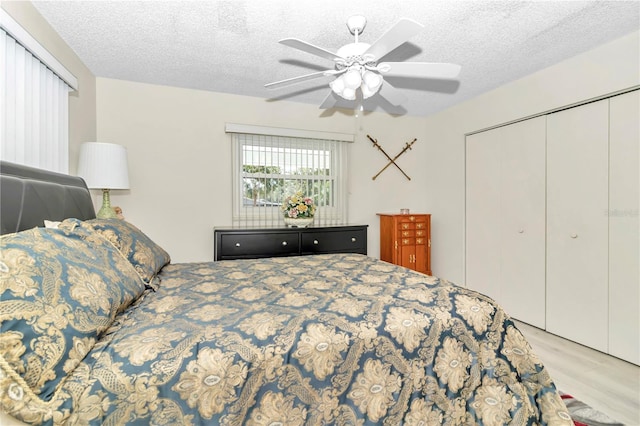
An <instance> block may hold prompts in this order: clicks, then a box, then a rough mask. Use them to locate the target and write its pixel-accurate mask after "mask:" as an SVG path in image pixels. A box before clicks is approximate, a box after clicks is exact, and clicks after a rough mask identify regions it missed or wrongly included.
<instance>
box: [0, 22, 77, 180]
mask: <svg viewBox="0 0 640 426" xmlns="http://www.w3.org/2000/svg"><path fill="white" fill-rule="evenodd" d="M1 23H2V27H1V28H0V64H1V65H0V66H2V76H1V78H0V108H1V111H0V159H2V160H5V161H10V162H13V163H19V164H25V165H28V166H33V167H38V168H43V169H47V170H52V171H56V172H60V173H68V172H69V91H71V90H73V89H72V87H70V86H69V85H68V84H67V83H66V82H65V81H64V80H63V79H62V78H60V76H58V75H57V74H56V73H55V72H53V71H52V70H51V69H50V67H49V66H48V65H50V66H51V67H53V68H57V69H58V70H60V64H59V63H58V62H57V61H55V59H51V62H53V63H52V64H45V63H43V62H42V61H41V60H40V59H39V58H38V56H39V57H43V58H45V59H46V58H47V55H49V56H50V54H48V52H46V50H44V48H42V46H40V45H39V44H34V39H33V38H30V36H29V35H28V33H26V31H24V29H22V27H20V26H19V25H18V24H17V23H16V22H15V21H13V20H12V19H11V18H10V17H9V16H8V15H7V14H6V12H4V11H2V21H1ZM16 35H17V36H18V37H20V36H22V37H23V38H24V39H25V40H26V41H23V40H17V39H16V38H15V36H16ZM35 43H37V42H35ZM24 45H27V46H28V47H29V49H27V48H25V46H24ZM34 53H35V54H36V55H38V56H35V55H34ZM60 73H61V74H64V75H65V78H66V79H67V80H70V81H72V82H74V83H75V84H76V85H77V82H75V77H73V75H71V74H70V73H68V71H66V70H62V71H60Z"/></svg>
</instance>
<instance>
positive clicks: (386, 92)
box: [378, 80, 407, 106]
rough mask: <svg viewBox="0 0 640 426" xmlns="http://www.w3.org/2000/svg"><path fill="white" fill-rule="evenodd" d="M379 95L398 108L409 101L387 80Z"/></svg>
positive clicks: (383, 83)
mask: <svg viewBox="0 0 640 426" xmlns="http://www.w3.org/2000/svg"><path fill="white" fill-rule="evenodd" d="M378 94H379V95H380V96H382V97H383V98H385V99H386V100H388V101H389V103H390V104H391V105H394V106H398V105H400V104H402V103H404V102H405V101H406V100H407V97H406V96H405V95H404V94H402V93H401V92H400V91H399V90H398V89H396V88H395V87H393V86H392V85H391V84H389V82H388V81H386V80H385V81H383V82H382V86H381V87H380V91H379V92H378Z"/></svg>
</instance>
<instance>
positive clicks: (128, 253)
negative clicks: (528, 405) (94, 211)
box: [82, 219, 171, 289]
mask: <svg viewBox="0 0 640 426" xmlns="http://www.w3.org/2000/svg"><path fill="white" fill-rule="evenodd" d="M82 226H85V227H89V228H91V229H94V230H96V231H97V232H98V233H100V234H101V235H102V236H103V237H104V238H105V239H107V240H109V241H110V242H111V243H112V244H113V245H114V246H115V247H116V248H117V249H118V250H120V253H122V255H123V256H124V257H126V258H127V259H128V260H129V262H131V264H132V265H133V267H134V268H136V271H138V274H140V277H141V278H142V279H143V280H144V282H145V283H147V284H148V285H149V286H150V287H152V288H153V289H156V283H155V282H154V278H155V277H156V275H157V274H158V272H160V270H161V269H162V267H163V266H164V265H166V264H167V263H169V262H171V258H170V257H169V254H168V253H167V252H166V251H165V250H164V249H163V248H162V247H160V246H159V245H157V244H156V243H154V242H153V241H152V240H151V238H149V237H148V236H146V235H145V234H144V233H143V232H142V231H141V230H139V229H138V228H136V227H135V226H133V225H132V224H130V223H129V222H127V221H125V220H122V219H91V220H87V221H85V222H83V224H82Z"/></svg>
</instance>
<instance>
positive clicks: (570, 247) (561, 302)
mask: <svg viewBox="0 0 640 426" xmlns="http://www.w3.org/2000/svg"><path fill="white" fill-rule="evenodd" d="M608 132H609V101H608V100H604V101H599V102H594V103H591V104H587V105H583V106H580V107H576V108H571V109H568V110H565V111H561V112H558V113H555V114H550V115H549V116H548V118H547V330H548V331H550V332H552V333H555V334H558V335H560V336H563V337H566V338H568V339H570V340H573V341H576V342H578V343H582V344H584V345H587V346H590V347H592V348H595V349H598V350H601V351H603V352H606V351H607V340H608V338H607V334H608V325H607V323H608V303H607V300H608V278H609V277H608V248H607V246H608V239H609V238H608V217H607V214H606V212H607V209H608V203H609V200H608V182H609V180H608V174H609V170H608V161H607V158H608V155H609V152H608V139H609V134H608Z"/></svg>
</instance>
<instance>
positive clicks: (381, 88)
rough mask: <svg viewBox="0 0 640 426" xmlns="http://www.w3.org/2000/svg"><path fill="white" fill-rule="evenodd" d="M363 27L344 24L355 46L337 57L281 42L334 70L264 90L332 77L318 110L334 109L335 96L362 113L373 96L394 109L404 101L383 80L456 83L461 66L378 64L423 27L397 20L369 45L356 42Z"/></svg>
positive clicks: (354, 20)
mask: <svg viewBox="0 0 640 426" xmlns="http://www.w3.org/2000/svg"><path fill="white" fill-rule="evenodd" d="M366 25H367V20H366V18H365V17H364V16H360V15H357V16H352V17H350V18H349V19H348V20H347V27H348V28H349V31H350V32H351V34H353V35H354V36H355V42H354V43H349V44H346V45H344V46H342V47H341V48H340V49H338V51H337V52H336V53H333V52H331V51H329V50H326V49H323V48H322V47H318V46H314V45H312V44H310V43H307V42H305V41H302V40H299V39H296V38H285V39H282V40H280V43H282V44H284V45H285V46H289V47H293V48H295V49H299V50H302V51H304V52H307V53H311V54H312V55H316V56H320V57H321V58H325V59H329V60H331V61H333V62H334V69H328V70H326V71H319V72H314V73H311V74H306V75H301V76H298V77H293V78H289V79H286V80H281V81H276V82H273V83H269V84H265V87H266V88H267V89H275V88H281V87H286V86H289V85H292V84H296V83H300V82H303V81H308V80H313V79H316V78H321V77H335V78H334V79H333V81H331V83H329V86H330V87H331V92H329V95H328V96H327V97H326V98H325V100H324V101H323V102H322V104H321V105H320V108H322V109H326V108H331V107H333V106H334V105H335V104H336V103H337V101H338V99H337V98H336V97H335V96H334V95H337V96H339V97H340V98H343V99H346V100H350V101H354V100H355V101H357V102H358V107H359V109H362V100H363V99H367V98H369V97H371V96H374V95H375V94H378V95H380V96H382V97H384V98H385V99H386V100H387V101H389V102H390V103H391V104H392V105H394V106H398V105H400V104H402V103H403V102H405V101H406V96H405V95H404V94H403V93H401V92H400V91H399V90H398V89H396V88H395V87H393V86H392V85H391V84H389V82H388V81H387V80H385V79H384V77H409V78H416V77H418V78H432V79H455V78H456V77H457V76H458V74H459V73H460V69H461V67H460V65H456V64H450V63H435V62H378V61H379V60H380V59H381V58H382V57H384V56H385V55H386V54H388V53H389V52H391V51H392V50H394V49H395V48H397V47H398V46H400V45H401V44H403V43H405V42H406V41H407V40H409V39H410V38H411V37H413V36H414V35H416V34H418V33H419V32H420V31H421V30H422V29H423V28H424V26H423V25H421V24H419V23H417V22H415V21H413V20H411V19H406V18H403V19H400V20H399V21H398V22H397V23H396V24H395V25H394V26H393V27H391V28H390V29H389V30H387V32H385V33H384V34H383V35H382V36H381V37H380V38H379V39H378V40H376V41H375V42H374V43H373V44H371V45H370V44H367V43H362V42H360V41H359V36H360V35H361V34H362V32H363V31H364V27H365V26H366Z"/></svg>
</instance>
